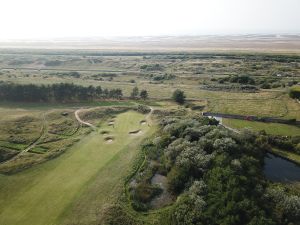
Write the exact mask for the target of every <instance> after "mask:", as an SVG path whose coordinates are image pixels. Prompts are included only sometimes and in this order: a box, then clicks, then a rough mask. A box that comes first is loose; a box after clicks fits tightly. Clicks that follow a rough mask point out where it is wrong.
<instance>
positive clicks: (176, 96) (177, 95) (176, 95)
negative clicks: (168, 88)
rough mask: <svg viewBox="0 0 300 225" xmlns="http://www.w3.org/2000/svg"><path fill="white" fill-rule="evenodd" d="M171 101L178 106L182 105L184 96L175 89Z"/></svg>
mask: <svg viewBox="0 0 300 225" xmlns="http://www.w3.org/2000/svg"><path fill="white" fill-rule="evenodd" d="M172 98H173V100H174V101H175V102H177V103H179V104H183V103H184V102H185V98H186V96H185V94H184V92H183V91H181V90H179V89H177V90H176V91H174V92H173V96H172Z"/></svg>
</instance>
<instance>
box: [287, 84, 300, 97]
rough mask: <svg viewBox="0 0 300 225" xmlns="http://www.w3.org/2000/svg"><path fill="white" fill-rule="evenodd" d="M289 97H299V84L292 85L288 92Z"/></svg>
mask: <svg viewBox="0 0 300 225" xmlns="http://www.w3.org/2000/svg"><path fill="white" fill-rule="evenodd" d="M289 96H290V97H291V98H297V99H300V86H296V87H292V88H291V89H290V92H289Z"/></svg>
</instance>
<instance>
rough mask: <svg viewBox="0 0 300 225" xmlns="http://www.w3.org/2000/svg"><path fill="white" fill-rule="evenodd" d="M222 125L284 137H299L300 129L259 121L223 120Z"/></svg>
mask: <svg viewBox="0 0 300 225" xmlns="http://www.w3.org/2000/svg"><path fill="white" fill-rule="evenodd" d="M222 123H223V124H224V125H226V126H228V127H231V128H234V129H244V128H246V129H250V130H252V131H261V130H264V131H266V133H267V134H273V135H282V136H299V135H300V128H299V127H298V126H292V125H287V124H279V123H263V122H257V121H247V120H237V119H227V118H223V119H222Z"/></svg>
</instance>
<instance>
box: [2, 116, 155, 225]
mask: <svg viewBox="0 0 300 225" xmlns="http://www.w3.org/2000/svg"><path fill="white" fill-rule="evenodd" d="M144 117H145V116H144V115H141V114H139V113H136V112H126V113H122V114H120V115H118V116H117V117H116V118H115V126H114V128H112V127H110V128H109V129H110V131H111V133H110V135H111V136H113V137H114V141H113V142H112V143H107V142H106V141H105V140H104V137H103V135H101V134H100V133H98V132H92V133H91V134H89V135H88V136H86V137H85V138H83V139H82V140H81V141H80V142H78V143H77V144H75V145H74V146H73V147H71V148H70V149H69V150H68V151H67V152H66V153H64V154H63V155H62V156H60V157H58V158H57V159H53V160H51V161H48V162H46V163H44V164H41V165H38V166H35V167H33V168H30V169H28V170H25V171H23V172H21V173H18V174H15V175H12V176H4V175H0V224H5V225H19V224H20V225H27V224H28V225H48V224H49V225H54V224H61V221H62V220H64V215H67V214H68V213H67V212H68V210H71V209H72V205H73V204H74V203H75V202H76V200H78V199H80V197H81V196H82V194H83V193H84V192H85V190H87V188H88V187H89V185H90V184H92V183H93V182H94V179H95V178H97V180H101V177H99V175H100V174H101V171H103V170H105V167H106V166H107V165H109V163H110V162H112V161H113V159H115V158H118V157H116V156H117V155H118V153H121V152H122V150H126V149H127V151H130V149H131V148H129V146H130V144H132V143H135V144H136V145H137V144H138V143H140V141H141V140H142V139H143V138H144V137H146V135H147V134H148V133H149V131H150V130H151V128H150V127H148V126H145V125H144V126H142V125H140V121H141V120H142V119H144ZM105 124H106V123H105ZM105 126H107V125H105ZM105 126H104V127H103V129H108V127H105ZM136 129H142V131H143V133H142V134H141V135H137V136H134V135H132V136H130V135H129V134H128V132H129V131H132V130H136ZM134 147H137V146H134ZM124 163H125V164H126V163H128V164H129V163H130V160H125V162H124ZM122 172H123V171H119V170H111V173H107V174H106V173H105V174H103V176H104V177H102V178H103V181H105V180H109V177H112V178H113V179H115V178H116V177H119V178H120V179H121V176H122ZM102 185H103V187H105V183H102ZM98 191H100V192H101V189H99V190H98ZM109 191H112V188H110V189H109V190H107V189H106V190H104V192H103V193H102V197H103V198H105V199H106V197H107V194H108V192H109ZM98 198H99V196H98ZM98 200H99V201H100V200H101V197H100V199H98ZM104 202H105V201H103V203H104ZM83 211H84V209H83ZM81 215H82V216H84V215H85V213H84V212H83V213H82V214H81ZM86 216H88V215H86ZM82 219H83V218H82Z"/></svg>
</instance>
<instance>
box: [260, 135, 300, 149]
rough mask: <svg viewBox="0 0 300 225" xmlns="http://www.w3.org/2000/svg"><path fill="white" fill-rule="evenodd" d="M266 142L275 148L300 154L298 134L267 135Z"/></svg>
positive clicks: (299, 137)
mask: <svg viewBox="0 0 300 225" xmlns="http://www.w3.org/2000/svg"><path fill="white" fill-rule="evenodd" d="M264 135H265V134H264ZM268 143H269V144H270V145H271V146H273V147H275V148H279V149H282V150H285V151H289V152H294V153H297V154H300V136H293V137H289V136H286V137H283V136H275V135H268Z"/></svg>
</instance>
